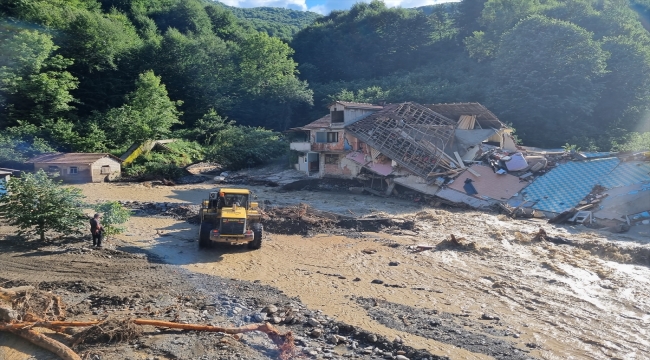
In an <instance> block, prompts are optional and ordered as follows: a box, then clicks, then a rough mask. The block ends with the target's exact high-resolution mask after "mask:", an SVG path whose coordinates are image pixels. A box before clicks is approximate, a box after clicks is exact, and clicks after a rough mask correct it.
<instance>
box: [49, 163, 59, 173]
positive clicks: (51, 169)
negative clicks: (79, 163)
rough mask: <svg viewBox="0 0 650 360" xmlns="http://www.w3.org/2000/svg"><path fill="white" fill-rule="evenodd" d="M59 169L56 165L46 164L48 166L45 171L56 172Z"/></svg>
mask: <svg viewBox="0 0 650 360" xmlns="http://www.w3.org/2000/svg"><path fill="white" fill-rule="evenodd" d="M60 171H61V170H60V169H59V167H58V166H54V165H50V166H48V168H47V172H50V173H58V172H60Z"/></svg>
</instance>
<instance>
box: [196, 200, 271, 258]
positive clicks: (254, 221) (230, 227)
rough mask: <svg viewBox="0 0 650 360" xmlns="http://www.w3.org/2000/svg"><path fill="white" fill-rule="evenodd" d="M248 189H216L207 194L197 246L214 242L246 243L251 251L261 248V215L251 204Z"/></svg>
mask: <svg viewBox="0 0 650 360" xmlns="http://www.w3.org/2000/svg"><path fill="white" fill-rule="evenodd" d="M252 196H253V195H252V194H251V192H250V190H248V189H232V188H228V189H219V190H217V191H213V192H210V196H209V199H206V200H203V202H202V205H201V228H200V230H199V247H201V248H205V247H209V246H210V245H212V244H213V243H227V244H248V248H250V249H259V248H260V247H261V246H262V232H263V228H262V223H261V221H262V213H261V212H260V209H259V204H258V203H257V202H254V201H251V197H252Z"/></svg>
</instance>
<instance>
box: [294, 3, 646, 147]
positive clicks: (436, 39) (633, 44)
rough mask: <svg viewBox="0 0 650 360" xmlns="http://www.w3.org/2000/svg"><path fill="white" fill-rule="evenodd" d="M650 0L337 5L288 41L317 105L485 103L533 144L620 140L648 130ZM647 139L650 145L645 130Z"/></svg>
mask: <svg viewBox="0 0 650 360" xmlns="http://www.w3.org/2000/svg"><path fill="white" fill-rule="evenodd" d="M648 9H650V1H635V2H633V3H630V2H629V1H627V0H604V1H603V0H567V1H555V0H518V1H514V0H463V1H462V2H460V3H454V4H443V5H441V6H435V7H425V8H423V9H422V10H425V11H417V10H409V9H389V8H386V6H385V5H384V4H383V3H381V2H371V3H370V4H364V3H361V4H356V5H355V6H353V7H352V9H351V10H349V11H335V12H332V13H331V14H330V15H328V16H326V17H323V18H319V19H317V20H316V21H315V23H314V24H313V25H312V26H310V27H308V28H306V29H305V30H303V31H301V32H300V33H298V34H297V35H296V36H295V37H294V39H293V41H292V42H291V46H292V47H293V48H294V50H295V51H296V54H295V56H294V58H295V60H296V61H297V62H298V64H299V67H298V69H299V71H300V76H301V78H303V79H305V80H307V81H308V82H309V84H310V86H311V88H312V89H313V90H314V101H315V107H316V108H319V107H322V106H323V104H325V103H327V102H328V101H331V100H332V99H335V98H336V99H344V100H354V101H369V102H372V101H376V100H379V99H382V100H387V101H389V102H399V101H408V100H412V101H417V102H421V103H436V102H463V101H478V102H481V103H483V104H484V105H486V106H487V107H488V108H489V109H491V110H492V111H493V112H494V113H496V114H497V116H499V118H500V119H502V120H503V121H505V122H507V123H510V124H512V125H513V126H514V127H515V128H516V130H517V134H518V136H519V138H520V139H522V140H523V141H524V143H526V144H528V145H536V146H547V147H556V146H561V145H563V144H566V143H567V142H569V143H571V144H578V145H579V146H581V147H582V148H583V149H586V148H592V149H595V148H600V149H602V150H609V149H610V148H611V147H612V146H614V147H617V148H621V147H622V146H623V144H622V143H626V142H629V140H637V142H638V140H640V138H639V135H638V134H630V132H633V131H637V132H640V131H649V130H650V113H649V110H650V36H649V34H648V31H647V30H646V29H645V28H644V24H645V25H648V24H649V23H648V20H649V19H650V17H648V15H649V14H650V12H648ZM645 140H646V142H647V143H650V141H648V140H650V139H649V138H648V136H647V134H646V137H645Z"/></svg>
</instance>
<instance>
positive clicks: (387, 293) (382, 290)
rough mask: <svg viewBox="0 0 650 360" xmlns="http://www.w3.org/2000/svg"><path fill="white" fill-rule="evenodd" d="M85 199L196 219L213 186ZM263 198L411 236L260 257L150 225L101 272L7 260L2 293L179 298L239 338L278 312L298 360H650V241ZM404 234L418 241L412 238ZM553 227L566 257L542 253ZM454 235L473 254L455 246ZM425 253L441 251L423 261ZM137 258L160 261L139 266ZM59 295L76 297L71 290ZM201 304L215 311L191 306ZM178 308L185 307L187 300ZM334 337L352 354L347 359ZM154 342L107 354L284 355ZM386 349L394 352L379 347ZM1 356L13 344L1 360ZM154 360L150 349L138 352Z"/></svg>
mask: <svg viewBox="0 0 650 360" xmlns="http://www.w3.org/2000/svg"><path fill="white" fill-rule="evenodd" d="M81 188H82V190H83V191H84V194H85V195H86V196H87V197H88V200H90V201H99V200H122V201H147V202H158V203H164V202H169V203H175V202H188V203H194V204H198V203H199V202H200V200H201V199H202V198H204V197H205V196H206V194H207V192H208V191H209V189H212V188H214V185H206V184H200V185H183V186H177V187H145V186H143V185H140V184H89V185H83V186H81ZM253 190H254V191H255V192H256V194H257V195H258V197H259V199H258V200H259V201H260V202H266V204H267V205H266V206H267V207H273V206H280V207H282V206H287V205H294V204H297V203H307V204H309V205H311V206H312V207H314V208H317V209H321V210H327V211H333V212H337V213H340V214H345V215H351V214H352V215H357V216H367V215H371V214H374V215H375V216H376V217H378V218H393V219H397V221H396V223H397V224H398V225H397V226H393V227H390V226H389V227H387V228H384V229H383V230H382V231H380V232H360V231H358V230H357V229H348V230H345V229H343V230H341V229H332V230H336V231H328V229H322V228H321V229H319V230H320V231H318V232H309V233H308V234H307V236H305V235H304V234H301V235H287V234H284V235H280V234H273V233H267V235H266V237H265V239H264V244H263V247H262V249H260V250H257V251H249V250H247V249H245V248H244V247H231V246H218V247H215V248H212V249H208V250H205V251H199V250H198V249H197V242H196V240H197V239H196V238H197V232H198V230H197V225H194V224H191V223H188V222H186V221H183V220H178V219H174V218H171V217H165V216H151V215H150V214H145V213H139V215H136V216H134V217H133V218H132V219H131V220H130V221H129V223H128V231H127V232H126V233H125V234H123V235H120V236H119V237H118V238H116V239H114V240H109V243H108V249H107V250H104V252H110V251H111V249H117V250H120V252H116V253H115V254H116V255H115V256H112V257H110V258H106V257H102V256H110V253H106V254H104V253H99V254H98V253H97V252H91V253H90V254H88V253H83V254H82V253H81V252H79V255H77V256H76V257H75V256H74V253H75V251H77V250H74V251H73V250H66V252H65V253H57V251H59V252H60V251H62V250H56V251H54V252H53V253H52V252H50V253H47V251H46V250H44V249H32V250H29V249H27V250H25V249H23V250H20V249H19V250H15V251H14V250H11V251H10V250H5V249H3V250H2V254H0V274H1V275H0V278H2V279H0V286H2V281H11V282H16V281H18V280H19V279H23V280H24V281H25V282H27V283H33V282H35V281H46V282H56V281H60V282H65V281H68V282H69V281H81V283H83V284H86V285H88V286H91V285H92V286H97V287H98V289H95V290H93V289H90V290H88V289H85V290H86V291H85V292H82V293H81V294H82V295H80V297H79V299H78V300H79V301H83V300H84V299H85V298H83V297H84V296H85V297H88V296H89V295H88V294H96V296H100V297H109V298H110V294H112V293H115V294H129V295H128V297H129V299H132V297H131V296H133V294H134V293H135V292H136V291H140V292H142V293H144V294H146V295H147V296H151V297H152V298H153V299H157V298H156V296H158V293H160V294H162V295H161V296H163V297H164V295H165V294H173V295H169V296H171V297H172V298H174V299H183V298H182V297H183V296H190V297H191V298H192V300H190V301H187V302H189V303H190V306H188V308H190V309H194V310H196V311H197V312H198V314H199V315H200V314H203V313H202V311H204V310H208V313H206V314H207V315H208V316H211V317H212V318H211V319H207V318H205V319H204V318H202V317H201V316H199V317H198V318H197V319H196V320H202V321H208V320H209V321H215V322H232V323H234V324H237V323H238V322H243V323H245V322H251V321H253V320H254V318H255V316H259V315H257V314H258V313H259V312H260V309H261V308H262V307H263V306H266V305H267V304H276V305H277V306H280V307H283V306H289V307H291V306H294V307H299V308H300V309H301V310H300V311H299V314H300V316H301V317H302V320H301V321H302V322H301V321H296V323H292V324H286V326H288V328H291V329H293V330H294V331H296V333H297V334H298V335H299V336H300V337H301V339H302V340H300V341H299V342H298V346H299V347H300V350H301V351H302V352H303V353H304V354H305V356H308V357H312V358H343V357H344V356H345V357H350V356H359V357H364V356H365V357H368V358H370V357H374V358H393V359H394V358H398V356H402V357H404V356H407V358H408V356H411V357H410V358H412V359H415V358H426V357H434V356H441V357H442V356H447V357H449V358H453V359H487V358H497V359H526V358H539V359H567V358H575V359H582V358H591V359H610V358H620V359H628V358H629V359H644V358H647V354H648V353H650V340H648V339H649V337H648V335H649V334H648V329H650V297H649V296H650V295H649V293H650V292H649V291H648V289H649V288H650V269H649V268H648V266H649V265H650V260H649V258H648V256H649V254H650V245H648V244H647V243H644V241H647V238H648V234H649V233H650V229H648V228H642V227H637V228H636V229H634V231H633V232H631V233H629V234H610V233H601V232H595V231H592V230H588V229H584V228H582V229H581V228H578V227H575V228H574V227H552V226H549V225H547V224H545V223H544V222H542V221H540V220H524V221H520V220H511V219H507V218H505V217H503V216H501V215H497V214H487V213H478V212H462V211H450V210H444V209H430V208H423V207H421V206H420V205H419V204H417V203H412V202H407V201H402V200H396V199H384V198H376V197H371V196H362V195H351V194H348V193H336V192H308V191H292V192H280V191H278V190H277V188H265V187H253ZM162 210H163V209H161V211H162ZM404 222H409V223H410V224H413V226H409V227H408V229H406V228H405V227H404V226H399V224H400V223H404ZM540 227H542V228H544V229H545V230H546V231H547V232H548V234H549V235H550V236H559V237H561V238H562V239H566V240H567V241H568V242H569V244H562V245H559V244H555V243H552V242H548V241H534V240H533V238H534V235H535V234H536V233H537V231H538V229H539V228H540ZM452 234H453V235H455V237H456V238H457V239H460V241H458V242H452V241H449V239H450V235H452ZM644 239H646V240H644ZM5 241H8V240H7V239H5ZM416 245H428V246H430V247H431V249H428V250H424V251H418V249H417V247H416ZM12 246H14V247H16V246H15V245H12ZM69 246H73V245H69ZM75 246H80V245H75ZM73 247H74V246H73ZM122 251H125V252H122ZM138 253H141V254H148V256H149V257H148V258H146V257H141V256H140V255H138V256H132V255H129V256H127V255H128V254H138ZM125 254H126V255H125ZM48 257H54V258H52V259H49V258H48ZM61 257H65V258H66V259H67V260H66V261H60V259H61ZM51 260H54V261H51ZM80 265H81V266H82V267H81V268H78V266H80ZM41 269H45V270H46V273H47V274H48V275H47V276H45V275H43V271H40V270H41ZM95 270H96V271H95ZM166 274H174V275H173V276H168V275H166ZM44 276H45V277H46V278H47V279H46V280H43V277H44ZM66 286H67V285H66ZM138 289H140V290H138ZM60 291H68V292H70V296H71V297H73V295H72V292H71V290H69V289H67V290H66V288H65V287H63V290H60ZM186 294H187V295H186ZM192 294H194V295H195V294H200V295H201V297H202V298H201V299H200V301H199V299H197V300H194V295H192ZM116 296H117V295H116ZM220 296H221V297H225V300H222V299H221V298H220ZM174 301H177V302H179V303H180V304H181V305H182V306H185V302H184V300H174ZM195 303H196V304H195ZM215 304H216V305H215ZM233 304H235V305H233ZM207 305H212V306H211V307H209V306H208V307H206V306H207ZM160 306H163V305H160ZM235 308H238V309H239V310H238V311H237V313H235V312H233V309H235ZM127 309H128V308H127ZM108 310H110V307H109V308H108V309H106V311H108ZM135 310H137V306H135V307H134V310H131V311H135ZM88 311H90V312H91V315H92V314H93V313H92V311H97V310H91V307H89V308H88V309H87V310H86V312H83V311H81V312H80V313H79V316H83V315H87V312H88ZM101 311H104V310H101ZM316 311H320V313H317V312H316ZM190 313H192V312H191V311H190ZM98 314H100V315H101V313H99V312H98ZM176 315H177V314H176ZM97 316H98V315H97ZM317 316H321V317H322V319H321V320H323V321H322V322H321V323H323V324H325V325H322V328H323V334H322V336H321V337H316V338H315V337H313V336H312V331H313V329H314V327H313V326H309V323H308V321H309V319H310V318H312V317H317ZM328 320H329V321H328ZM319 326H320V325H319ZM348 326H349V328H348ZM351 329H353V330H351ZM355 332H356V333H357V335H356V337H355V335H354V333H355ZM332 334H340V336H343V337H346V336H348V337H349V339H348V340H347V341H346V342H344V341H341V343H340V344H336V345H335V344H333V342H336V341H333V340H332V339H331V336H330V335H332ZM316 335H318V334H316ZM151 336H152V337H151V338H149V339H153V340H150V341H151V342H156V341H158V342H159V343H160V344H159V345H156V346H158V347H151V346H144V345H139V346H138V347H137V348H135V349H134V348H133V346H126V347H125V346H122V347H118V348H111V347H106V348H102V347H99V348H100V350H101V349H104V350H101V351H104V353H103V354H104V356H105V357H103V358H110V357H106V356H107V354H108V353H109V352H110V351H114V352H119V351H122V350H124V351H126V349H127V348H128V351H130V352H133V351H135V352H134V353H133V354H140V355H142V354H156V356H160V358H174V357H176V358H200V356H203V355H205V356H208V358H228V357H229V356H233V357H235V356H236V355H235V354H237V353H239V354H240V355H239V356H240V357H243V358H251V359H254V358H258V357H259V358H268V357H270V358H273V357H274V356H275V355H274V353H273V352H272V350H269V349H270V347H269V346H268V344H266V345H265V343H264V339H262V338H260V337H254V338H251V339H248V340H246V339H245V340H244V342H243V343H239V342H235V345H234V347H231V348H228V349H227V350H226V351H225V352H211V351H213V347H214V346H213V347H212V348H210V351H208V350H206V349H205V348H207V347H209V346H210V345H209V344H210V343H211V342H214V339H211V338H209V337H206V336H204V335H196V334H195V335H192V336H193V337H191V338H190V340H187V339H186V340H187V341H190V342H192V344H194V343H195V344H198V345H192V346H189V347H190V348H192V349H199V350H196V352H194V353H183V352H181V353H178V351H184V350H179V349H181V348H182V347H180V348H179V347H178V346H171V345H167V348H165V347H164V346H163V345H161V344H165V343H166V342H165V341H162V340H160V339H158V336H159V335H157V334H152V335H151ZM174 336H176V335H174ZM328 337H329V339H328ZM382 337H383V338H382ZM382 339H383V340H385V341H382ZM168 340H169V339H168ZM176 340H177V341H181V342H183V341H186V340H183V339H181V340H178V339H176ZM372 340H375V341H374V342H373V341H372ZM394 340H396V341H394ZM354 342H356V345H354V347H356V348H354V347H353V344H354ZM383 343H386V344H387V345H388V346H384V347H383V349H382V346H383V345H382V346H377V345H378V344H383ZM201 344H202V345H201ZM395 344H399V346H401V347H402V348H403V349H402V348H400V349H401V350H397V349H396V348H395ZM3 346H5V348H6V347H7V345H6V344H3V343H2V341H0V350H1V349H3ZM142 348H145V349H149V350H146V351H145V350H138V349H142ZM163 348H165V349H166V350H165V349H163ZM151 349H155V351H153V350H151ZM200 349H203V350H200ZM332 349H337V351H334V350H332ZM413 349H423V350H425V352H423V353H417V352H414V350H413ZM92 350H93V351H95V350H96V349H95V348H92ZM138 351H143V352H138ZM147 351H148V352H147ZM165 351H166V352H165ZM174 351H176V353H174ZM219 351H220V350H219ZM247 351H248V353H247ZM366 351H369V352H368V353H366ZM397 351H403V353H399V354H398V353H397ZM115 354H117V353H115ZM129 354H131V353H129ZM201 354H203V355H201ZM401 354H403V355H401ZM133 356H134V358H137V357H135V355H133ZM37 357H38V356H37ZM113 358H116V357H113ZM400 359H402V358H400Z"/></svg>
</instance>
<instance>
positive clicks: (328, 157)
mask: <svg viewBox="0 0 650 360" xmlns="http://www.w3.org/2000/svg"><path fill="white" fill-rule="evenodd" d="M339 159H340V156H339V154H325V164H327V165H336V164H338V163H339Z"/></svg>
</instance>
